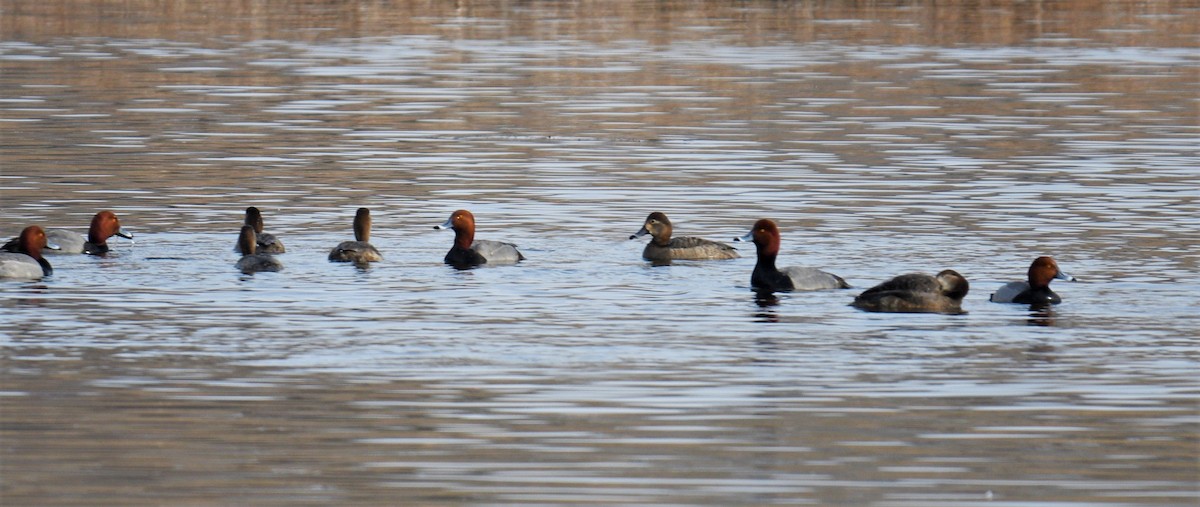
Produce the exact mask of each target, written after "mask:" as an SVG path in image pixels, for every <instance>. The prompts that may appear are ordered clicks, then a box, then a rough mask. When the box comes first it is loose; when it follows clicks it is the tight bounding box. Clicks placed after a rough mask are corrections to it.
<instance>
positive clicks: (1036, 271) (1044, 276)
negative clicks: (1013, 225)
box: [990, 257, 1075, 305]
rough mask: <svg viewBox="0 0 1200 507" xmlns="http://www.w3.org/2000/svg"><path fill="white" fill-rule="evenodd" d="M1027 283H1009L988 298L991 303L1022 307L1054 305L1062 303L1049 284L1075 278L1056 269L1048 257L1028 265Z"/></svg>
mask: <svg viewBox="0 0 1200 507" xmlns="http://www.w3.org/2000/svg"><path fill="white" fill-rule="evenodd" d="M1027 276H1028V279H1029V281H1026V282H1009V283H1007V284H1005V285H1004V286H1002V287H1000V289H998V290H997V291H996V292H995V293H993V294H992V297H991V298H990V299H991V301H992V302H993V303H1020V304H1024V305H1046V304H1051V305H1056V304H1059V303H1061V302H1062V298H1061V297H1058V294H1055V293H1054V291H1052V290H1050V282H1051V281H1053V280H1055V279H1058V280H1067V281H1070V282H1074V281H1075V277H1073V276H1071V275H1068V274H1066V273H1063V272H1062V270H1061V269H1058V263H1057V262H1054V259H1053V258H1050V257H1038V258H1037V259H1034V261H1033V264H1030V265H1029V272H1028V273H1027Z"/></svg>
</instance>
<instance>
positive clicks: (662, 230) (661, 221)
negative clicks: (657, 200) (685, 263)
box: [629, 211, 739, 263]
mask: <svg viewBox="0 0 1200 507" xmlns="http://www.w3.org/2000/svg"><path fill="white" fill-rule="evenodd" d="M671 231H672V229H671V220H670V219H668V218H667V215H666V214H664V213H661V212H658V211H655V212H654V213H651V214H650V216H648V217H646V222H645V223H643V224H642V228H641V229H639V230H638V231H637V233H635V234H633V235H632V236H629V239H637V238H639V237H642V236H645V235H647V234H649V235H650V237H651V238H652V239H651V240H650V242H649V243H646V249H645V250H642V258H643V259H646V260H648V261H653V262H662V263H669V262H671V261H672V260H691V261H704V260H721V259H736V258H738V257H739V255H738V253H737V249H735V248H733V247H731V246H729V245H726V244H725V243H720V242H717V241H711V240H707V239H704V238H691V237H684V238H672V237H671Z"/></svg>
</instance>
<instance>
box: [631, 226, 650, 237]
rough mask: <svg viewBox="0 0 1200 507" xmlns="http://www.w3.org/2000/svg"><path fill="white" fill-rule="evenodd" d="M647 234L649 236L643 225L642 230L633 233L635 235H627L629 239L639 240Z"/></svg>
mask: <svg viewBox="0 0 1200 507" xmlns="http://www.w3.org/2000/svg"><path fill="white" fill-rule="evenodd" d="M647 234H650V231H647V230H646V226H644V225H643V226H642V228H641V229H638V231H637V232H635V233H633V234H630V235H629V239H638V238H640V237H642V236H645V235H647Z"/></svg>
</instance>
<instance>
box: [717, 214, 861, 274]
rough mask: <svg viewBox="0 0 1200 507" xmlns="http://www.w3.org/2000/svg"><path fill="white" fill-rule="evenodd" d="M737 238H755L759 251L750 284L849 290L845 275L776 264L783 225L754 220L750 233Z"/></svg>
mask: <svg viewBox="0 0 1200 507" xmlns="http://www.w3.org/2000/svg"><path fill="white" fill-rule="evenodd" d="M733 240H734V241H753V242H754V248H755V250H757V253H758V262H755V263H754V272H753V273H751V274H750V286H751V287H753V288H754V289H755V290H757V291H769V292H776V291H780V292H783V291H793V290H825V289H849V288H850V285H849V284H847V283H846V281H845V280H843V279H842V277H840V276H837V275H835V274H833V273H826V272H824V271H821V270H819V269H816V268H801V267H795V266H791V267H786V268H783V269H779V268H776V267H775V258H776V257H778V256H779V245H780V238H779V226H777V225H775V222H773V221H771V220H768V219H766V218H764V219H761V220H759V221H757V222H755V223H754V227H752V228H751V229H750V232H748V233H746V235H745V236H742V237H740V238H734V239H733Z"/></svg>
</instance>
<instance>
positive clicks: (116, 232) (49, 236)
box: [0, 210, 133, 255]
mask: <svg viewBox="0 0 1200 507" xmlns="http://www.w3.org/2000/svg"><path fill="white" fill-rule="evenodd" d="M45 233H46V241H47V242H48V243H50V244H55V245H58V246H59V249H58V250H50V252H51V253H60V254H81V253H82V254H88V255H104V254H106V253H108V250H109V248H108V238H111V237H113V236H120V237H122V238H125V239H129V240H132V239H133V234H131V233H129V232H127V231H126V230H125V229H124V228H122V227H121V221H120V220H119V219H118V218H117V215H116V213H113V212H111V211H107V210H106V211H101V212H99V213H96V214H95V215H94V216H93V217H92V224H91V226H90V227H88V235H87V239H84V237H83V236H81V235H79V233H77V232H74V231H68V230H66V229H47V230H46V231H45ZM18 239H19V238H14V239H12V240H11V241H9V242H8V243H5V244H4V246H3V247H0V249H2V250H5V251H8V252H16V251H17V250H18V247H17V243H18Z"/></svg>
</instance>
